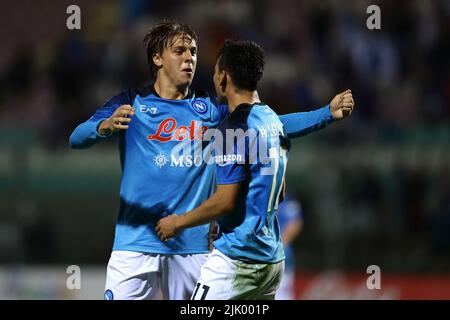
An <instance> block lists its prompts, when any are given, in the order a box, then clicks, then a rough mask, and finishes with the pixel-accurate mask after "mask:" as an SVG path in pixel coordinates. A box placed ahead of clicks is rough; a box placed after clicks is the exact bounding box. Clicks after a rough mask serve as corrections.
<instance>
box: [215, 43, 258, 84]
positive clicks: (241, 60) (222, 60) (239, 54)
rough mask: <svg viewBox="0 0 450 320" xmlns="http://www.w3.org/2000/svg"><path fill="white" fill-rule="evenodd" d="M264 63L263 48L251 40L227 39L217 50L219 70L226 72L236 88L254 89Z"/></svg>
mask: <svg viewBox="0 0 450 320" xmlns="http://www.w3.org/2000/svg"><path fill="white" fill-rule="evenodd" d="M264 65H265V61H264V50H263V49H262V48H261V47H260V46H259V45H258V44H256V43H255V42H253V41H247V40H235V39H227V40H226V41H225V43H224V45H223V47H222V48H221V49H220V50H219V65H218V67H219V70H220V71H223V70H225V71H226V72H228V73H229V74H230V77H231V80H232V81H233V83H234V85H236V86H237V87H238V88H241V89H246V90H249V91H254V90H256V89H257V87H258V82H259V80H261V78H262V76H263V72H264Z"/></svg>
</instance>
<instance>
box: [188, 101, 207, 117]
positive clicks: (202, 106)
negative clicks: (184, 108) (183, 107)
mask: <svg viewBox="0 0 450 320" xmlns="http://www.w3.org/2000/svg"><path fill="white" fill-rule="evenodd" d="M192 109H194V110H195V112H197V113H200V114H204V113H205V112H206V111H208V107H207V106H206V103H204V102H203V101H201V100H194V101H193V102H192Z"/></svg>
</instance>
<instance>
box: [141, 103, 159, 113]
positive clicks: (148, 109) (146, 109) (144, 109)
mask: <svg viewBox="0 0 450 320" xmlns="http://www.w3.org/2000/svg"><path fill="white" fill-rule="evenodd" d="M139 111H140V112H142V113H151V114H156V111H158V109H157V108H156V107H147V106H146V105H145V104H141V105H140V106H139Z"/></svg>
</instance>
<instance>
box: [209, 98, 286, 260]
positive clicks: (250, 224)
mask: <svg viewBox="0 0 450 320" xmlns="http://www.w3.org/2000/svg"><path fill="white" fill-rule="evenodd" d="M219 128H220V131H221V133H222V137H224V138H223V140H224V141H225V142H224V146H223V148H222V150H224V152H223V155H216V160H217V166H216V168H217V183H218V184H234V183H241V186H242V187H243V190H244V191H243V192H244V194H243V195H242V198H243V200H242V201H239V203H238V205H237V206H236V209H235V210H234V211H233V212H232V213H229V214H227V215H224V216H223V217H222V218H221V219H220V220H219V221H218V224H219V234H218V238H217V239H216V240H215V241H214V247H215V248H217V249H218V250H219V251H221V252H222V253H224V254H225V255H227V256H229V257H230V258H232V259H235V260H240V261H243V262H246V263H277V262H280V261H282V260H283V259H284V258H285V255H284V251H283V244H282V240H281V234H280V227H279V224H278V220H277V219H276V216H275V211H276V209H277V208H278V205H279V201H280V198H281V197H282V193H283V188H284V175H285V173H286V166H287V152H288V149H289V143H290V141H289V138H288V137H287V136H286V134H285V132H284V128H283V125H282V123H281V121H280V120H279V118H278V116H277V114H276V113H275V112H274V111H273V110H272V109H271V108H270V107H268V106H267V105H264V104H253V105H249V104H241V105H239V106H238V107H237V108H236V109H235V110H234V111H233V112H232V113H231V114H230V115H229V117H228V118H227V119H226V120H225V121H224V122H223V123H222V124H221V125H220V127H219ZM233 130H234V131H235V132H236V133H237V132H239V131H240V132H241V133H240V134H236V136H237V137H233V136H232V135H230V133H231V132H232V131H233ZM242 133H246V134H245V135H243V134H242ZM230 145H232V146H231V147H230ZM230 151H231V152H230Z"/></svg>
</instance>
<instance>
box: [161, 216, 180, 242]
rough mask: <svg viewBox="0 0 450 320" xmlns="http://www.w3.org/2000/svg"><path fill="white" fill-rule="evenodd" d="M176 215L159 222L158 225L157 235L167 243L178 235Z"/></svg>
mask: <svg viewBox="0 0 450 320" xmlns="http://www.w3.org/2000/svg"><path fill="white" fill-rule="evenodd" d="M177 219H178V216H177V215H176V214H171V215H170V216H167V217H165V218H162V219H161V220H159V221H158V223H157V225H156V233H157V235H158V237H159V238H160V239H161V240H162V241H167V240H168V239H169V238H171V237H173V236H174V235H176V234H177V233H178V228H177Z"/></svg>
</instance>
